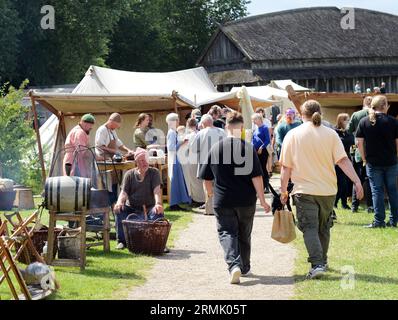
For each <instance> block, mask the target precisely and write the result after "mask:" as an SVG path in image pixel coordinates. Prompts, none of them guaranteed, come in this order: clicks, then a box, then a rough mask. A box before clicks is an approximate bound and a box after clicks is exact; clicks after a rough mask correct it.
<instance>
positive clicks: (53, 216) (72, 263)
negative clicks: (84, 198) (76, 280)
mask: <svg viewBox="0 0 398 320" xmlns="http://www.w3.org/2000/svg"><path fill="white" fill-rule="evenodd" d="M49 214H50V221H49V227H48V242H47V258H46V260H47V264H49V265H53V266H61V267H80V270H82V271H83V270H84V269H85V267H86V215H87V214H88V211H87V209H86V208H83V210H82V211H80V212H68V213H58V212H56V211H53V210H49ZM57 221H76V222H78V223H79V225H80V228H81V232H80V254H79V259H54V252H53V250H54V241H55V237H54V230H55V225H56V222H57Z"/></svg>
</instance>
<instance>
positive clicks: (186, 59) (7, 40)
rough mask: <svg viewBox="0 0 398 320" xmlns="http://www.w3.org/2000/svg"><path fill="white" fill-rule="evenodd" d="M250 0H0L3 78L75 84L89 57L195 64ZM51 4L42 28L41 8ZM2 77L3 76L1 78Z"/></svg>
mask: <svg viewBox="0 0 398 320" xmlns="http://www.w3.org/2000/svg"><path fill="white" fill-rule="evenodd" d="M248 3H249V1H247V0H212V1H209V0H96V1H88V0H29V1H12V0H0V46H1V48H2V50H1V51H0V80H2V79H7V80H10V81H11V82H12V83H14V84H15V83H20V82H22V81H23V79H26V78H28V79H30V83H31V84H32V85H56V84H65V83H76V82H78V81H79V80H80V79H81V78H82V76H83V75H84V73H85V71H86V70H87V68H88V67H89V66H90V65H92V64H94V65H99V66H109V67H112V68H118V69H126V70H135V71H171V70H177V69H184V68H192V67H194V66H195V63H196V60H197V59H198V57H199V55H200V53H201V52H202V50H203V49H204V47H205V46H206V44H207V42H208V41H209V39H210V38H211V36H212V34H213V32H214V31H215V29H216V28H217V25H218V23H224V22H226V21H229V20H235V19H238V18H241V17H244V16H246V15H247V4H248ZM44 5H52V6H53V7H54V9H55V29H54V30H51V29H47V30H43V29H42V28H41V20H42V18H43V17H44V15H43V14H41V12H40V11H41V8H42V7H43V6H44ZM3 82H4V80H3Z"/></svg>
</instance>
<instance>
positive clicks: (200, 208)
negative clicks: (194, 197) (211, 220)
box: [198, 203, 206, 210]
mask: <svg viewBox="0 0 398 320" xmlns="http://www.w3.org/2000/svg"><path fill="white" fill-rule="evenodd" d="M198 209H199V210H206V203H204V204H202V205H201V206H200V207H199V208H198Z"/></svg>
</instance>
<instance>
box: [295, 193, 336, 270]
mask: <svg viewBox="0 0 398 320" xmlns="http://www.w3.org/2000/svg"><path fill="white" fill-rule="evenodd" d="M335 199H336V196H335V195H333V196H313V195H308V194H295V195H294V196H293V203H294V205H295V206H296V211H297V220H298V222H297V224H298V229H299V230H300V231H301V232H302V233H303V236H304V243H305V246H306V248H307V252H308V255H309V257H308V262H310V263H311V264H312V265H313V266H315V265H324V264H326V263H327V260H328V256H327V254H328V250H329V242H330V228H331V227H332V226H333V219H332V212H333V204H334V201H335Z"/></svg>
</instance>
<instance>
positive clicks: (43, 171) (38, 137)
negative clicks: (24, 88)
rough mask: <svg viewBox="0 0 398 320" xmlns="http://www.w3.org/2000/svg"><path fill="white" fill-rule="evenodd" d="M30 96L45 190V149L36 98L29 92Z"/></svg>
mask: <svg viewBox="0 0 398 320" xmlns="http://www.w3.org/2000/svg"><path fill="white" fill-rule="evenodd" d="M29 95H30V100H31V102H32V111H33V117H34V123H35V131H36V138H37V147H38V149H39V160H40V165H41V177H42V182H43V188H44V185H45V184H46V166H45V163H44V157H43V149H42V145H41V138H40V131H39V121H38V119H37V111H36V103H35V98H34V97H33V95H32V92H31V91H30V92H29Z"/></svg>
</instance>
